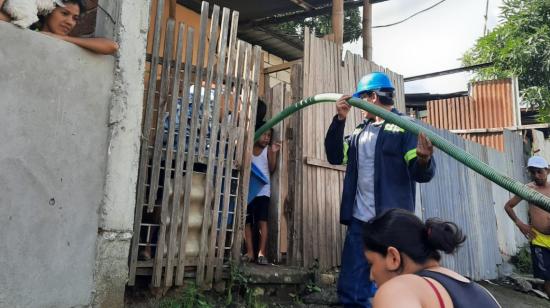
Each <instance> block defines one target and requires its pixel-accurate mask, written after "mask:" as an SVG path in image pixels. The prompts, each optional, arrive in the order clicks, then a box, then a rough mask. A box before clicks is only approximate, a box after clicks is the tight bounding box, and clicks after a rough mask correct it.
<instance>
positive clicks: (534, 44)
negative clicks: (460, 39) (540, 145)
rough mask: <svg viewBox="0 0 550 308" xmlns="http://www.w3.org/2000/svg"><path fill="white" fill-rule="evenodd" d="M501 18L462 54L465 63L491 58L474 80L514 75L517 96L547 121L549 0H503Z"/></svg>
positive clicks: (549, 107)
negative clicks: (517, 86) (518, 92)
mask: <svg viewBox="0 0 550 308" xmlns="http://www.w3.org/2000/svg"><path fill="white" fill-rule="evenodd" d="M501 12H502V14H501V16H500V17H501V18H502V22H501V24H499V25H498V26H497V27H495V28H494V29H493V30H492V31H491V32H490V33H488V34H487V35H485V36H483V37H481V38H480V39H479V40H478V41H477V42H476V43H475V45H474V46H473V47H472V48H471V49H470V50H468V51H467V52H466V53H465V54H464V56H463V57H462V63H463V65H465V66H469V65H474V64H481V63H487V62H492V63H493V65H492V66H489V67H486V68H482V69H479V70H477V71H476V72H475V77H474V80H488V79H500V78H508V77H512V76H517V77H518V81H519V90H520V93H521V99H522V101H523V102H524V103H526V104H527V105H528V106H530V107H532V108H534V109H535V110H538V120H539V121H540V122H550V83H549V82H548V80H550V1H548V0H543V1H541V0H504V1H503V6H502V7H501Z"/></svg>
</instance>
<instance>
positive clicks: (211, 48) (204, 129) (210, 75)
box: [198, 5, 225, 162]
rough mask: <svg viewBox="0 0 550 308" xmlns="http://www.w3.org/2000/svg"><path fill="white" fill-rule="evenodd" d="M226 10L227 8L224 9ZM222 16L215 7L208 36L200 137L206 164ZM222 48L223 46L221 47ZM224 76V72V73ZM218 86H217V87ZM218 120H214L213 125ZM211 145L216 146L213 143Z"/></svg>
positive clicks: (200, 156)
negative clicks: (211, 95)
mask: <svg viewBox="0 0 550 308" xmlns="http://www.w3.org/2000/svg"><path fill="white" fill-rule="evenodd" d="M224 10H225V8H224ZM201 14H208V12H202V13H201ZM219 15H220V7H219V6H217V5H214V9H213V10H212V17H211V23H210V35H209V36H208V38H209V40H210V44H209V45H208V58H207V61H208V62H207V64H206V76H207V77H206V83H205V84H204V98H203V103H202V124H201V127H200V137H199V153H198V155H199V161H200V162H206V160H207V158H206V154H207V150H206V146H207V145H208V143H207V141H206V138H207V135H208V126H209V125H210V112H211V110H210V105H211V103H210V90H211V87H212V82H213V79H214V65H216V44H217V43H218V20H219V18H220V17H219ZM220 47H221V46H220ZM222 60H225V59H223V58H218V65H219V63H220V62H221V61H222ZM222 74H223V72H222ZM218 77H219V76H218ZM216 86H217V85H216ZM216 120H217V119H214V118H212V123H214V122H215V121H216ZM215 137H216V136H215V135H213V134H210V138H211V139H212V138H215ZM211 144H214V143H213V142H211Z"/></svg>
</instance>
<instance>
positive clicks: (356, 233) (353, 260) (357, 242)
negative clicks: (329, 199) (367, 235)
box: [338, 218, 375, 308]
mask: <svg viewBox="0 0 550 308" xmlns="http://www.w3.org/2000/svg"><path fill="white" fill-rule="evenodd" d="M363 247H364V245H363V222H362V221H360V220H358V219H355V218H354V219H353V220H352V221H351V223H350V224H349V226H348V230H347V233H346V241H345V243H344V251H343V252H342V266H341V268H340V277H339V278H338V298H339V299H340V303H341V304H342V305H344V307H368V308H370V307H371V305H370V298H371V297H372V296H374V290H375V288H374V283H372V282H371V281H370V267H369V263H368V262H367V259H366V258H365V253H364V249H363Z"/></svg>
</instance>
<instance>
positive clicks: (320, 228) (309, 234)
mask: <svg viewBox="0 0 550 308" xmlns="http://www.w3.org/2000/svg"><path fill="white" fill-rule="evenodd" d="M341 59H342V50H341V48H339V47H338V46H337V44H335V43H334V42H331V41H328V40H324V39H320V38H317V37H315V35H313V34H311V33H309V31H308V30H306V34H305V45H304V59H303V63H299V64H295V65H293V67H292V71H291V83H290V86H291V87H292V91H291V93H292V94H291V95H292V96H291V100H290V102H289V103H292V102H295V101H297V100H299V99H301V98H304V97H308V96H312V95H315V94H319V93H325V92H336V93H353V92H354V90H355V87H356V84H357V82H358V81H359V79H360V78H361V77H362V76H364V75H366V74H368V73H370V72H373V71H383V72H386V73H387V74H388V75H389V76H390V78H391V79H392V82H393V84H394V86H395V88H396V94H397V95H396V106H397V108H398V109H400V110H401V111H404V103H405V99H404V87H403V77H402V76H400V75H398V74H395V73H393V72H391V71H390V70H388V69H385V68H383V67H380V66H378V65H376V64H374V63H372V62H369V61H367V60H365V59H363V58H361V57H360V56H357V55H353V54H351V53H349V52H348V53H347V54H346V57H345V60H344V61H343V63H342V60H341ZM335 114H336V109H335V107H334V104H318V105H314V106H311V107H308V108H305V109H303V110H302V111H300V113H299V114H298V115H296V116H294V117H292V118H290V119H289V120H287V121H286V122H284V123H283V126H282V127H281V129H282V130H283V131H284V140H285V144H287V147H288V155H287V156H286V157H287V159H288V163H287V165H286V166H287V167H286V168H287V170H288V178H287V179H288V180H287V183H288V184H287V187H288V189H287V190H286V191H285V193H286V194H287V195H286V196H285V197H283V200H284V201H283V202H281V204H284V206H283V209H282V210H281V213H284V216H285V217H286V218H287V219H286V220H287V222H288V236H287V239H288V258H289V261H290V263H291V264H294V265H300V266H305V267H309V266H311V265H312V264H314V263H316V262H318V263H319V265H320V267H321V268H330V267H334V266H338V265H340V254H341V251H342V246H343V243H344V238H345V228H344V227H343V226H342V225H341V224H340V222H339V211H340V200H341V192H342V183H343V181H344V171H345V169H344V167H342V166H333V165H330V164H329V163H328V161H327V159H326V155H325V150H324V139H325V134H326V131H327V129H328V127H329V125H330V123H331V121H332V118H333V116H334V115H335ZM361 122H362V116H361V112H360V110H357V109H355V108H353V109H352V111H351V112H350V115H349V116H348V119H347V122H346V133H350V132H351V131H352V130H353V129H354V128H355V127H356V126H357V125H358V124H359V123H361Z"/></svg>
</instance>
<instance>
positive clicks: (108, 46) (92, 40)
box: [42, 32, 118, 55]
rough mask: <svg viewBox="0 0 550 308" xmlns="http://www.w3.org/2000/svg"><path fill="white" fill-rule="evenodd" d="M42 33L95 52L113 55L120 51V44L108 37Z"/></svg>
mask: <svg viewBox="0 0 550 308" xmlns="http://www.w3.org/2000/svg"><path fill="white" fill-rule="evenodd" d="M42 33H44V34H47V35H50V36H53V37H57V38H59V39H62V40H64V41H66V42H69V43H73V44H75V45H77V46H80V47H82V48H85V49H88V50H89V51H91V52H95V53H98V54H102V55H112V54H114V53H116V52H117V51H118V44H117V43H116V42H114V41H111V40H109V39H106V38H101V37H73V36H62V35H57V34H53V33H50V32H42Z"/></svg>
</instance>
